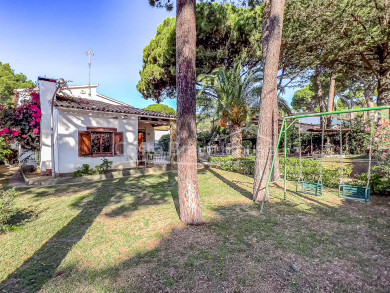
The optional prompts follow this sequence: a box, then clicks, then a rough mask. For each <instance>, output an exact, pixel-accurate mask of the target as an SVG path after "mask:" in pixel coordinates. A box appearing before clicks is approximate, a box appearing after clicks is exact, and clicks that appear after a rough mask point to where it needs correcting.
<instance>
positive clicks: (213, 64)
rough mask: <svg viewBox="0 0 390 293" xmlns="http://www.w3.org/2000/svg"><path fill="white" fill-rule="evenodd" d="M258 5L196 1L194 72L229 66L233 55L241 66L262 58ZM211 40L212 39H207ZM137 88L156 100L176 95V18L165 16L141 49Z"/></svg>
mask: <svg viewBox="0 0 390 293" xmlns="http://www.w3.org/2000/svg"><path fill="white" fill-rule="evenodd" d="M261 14H262V13H261V8H256V9H245V8H243V7H236V6H234V5H230V4H223V5H222V4H217V3H199V4H198V5H197V8H196V30H197V42H196V43H197V54H196V70H197V74H198V75H200V74H208V73H210V72H211V71H212V70H213V69H215V68H217V67H219V66H222V65H223V66H226V67H227V68H232V67H233V66H234V61H235V58H236V57H240V59H241V60H243V63H244V65H250V66H254V65H255V64H258V63H259V62H260V61H261V47H260V45H261V26H262V18H261ZM210 40H212V41H210ZM143 62H144V64H143V67H142V71H141V72H140V75H141V80H140V81H139V83H138V85H137V89H138V91H139V92H140V93H141V94H142V95H143V96H144V98H146V99H150V98H151V99H154V100H156V101H157V102H160V101H162V100H164V98H166V97H170V98H173V97H175V87H176V19H175V18H167V19H165V20H164V22H163V24H162V25H160V26H159V27H158V28H157V34H156V36H155V38H154V39H153V40H151V41H150V43H149V45H147V46H146V47H145V49H144V53H143Z"/></svg>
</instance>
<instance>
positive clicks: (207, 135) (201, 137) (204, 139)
mask: <svg viewBox="0 0 390 293" xmlns="http://www.w3.org/2000/svg"><path fill="white" fill-rule="evenodd" d="M212 136H213V134H212V133H211V132H208V131H202V132H199V133H198V146H199V147H201V148H203V147H205V146H207V144H208V143H209V142H210V140H211V138H212Z"/></svg>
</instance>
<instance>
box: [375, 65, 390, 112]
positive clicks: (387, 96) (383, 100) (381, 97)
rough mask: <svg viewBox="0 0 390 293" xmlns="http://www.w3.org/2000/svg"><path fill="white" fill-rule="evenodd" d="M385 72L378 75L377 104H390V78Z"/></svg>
mask: <svg viewBox="0 0 390 293" xmlns="http://www.w3.org/2000/svg"><path fill="white" fill-rule="evenodd" d="M388 74H389V73H388V72H387V70H386V73H385V74H383V75H379V76H378V103H377V104H378V106H389V105H390V80H389V77H388V76H387V75H388Z"/></svg>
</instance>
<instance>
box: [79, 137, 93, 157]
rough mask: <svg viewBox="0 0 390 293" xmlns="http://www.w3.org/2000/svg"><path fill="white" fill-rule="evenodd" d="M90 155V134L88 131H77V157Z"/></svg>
mask: <svg viewBox="0 0 390 293" xmlns="http://www.w3.org/2000/svg"><path fill="white" fill-rule="evenodd" d="M90 155H92V150H91V133H90V132H89V131H79V157H86V156H90Z"/></svg>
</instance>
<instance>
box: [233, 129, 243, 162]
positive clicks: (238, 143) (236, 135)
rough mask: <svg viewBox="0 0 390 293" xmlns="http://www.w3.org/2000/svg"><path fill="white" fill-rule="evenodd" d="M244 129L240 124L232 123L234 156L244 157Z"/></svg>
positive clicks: (236, 157)
mask: <svg viewBox="0 0 390 293" xmlns="http://www.w3.org/2000/svg"><path fill="white" fill-rule="evenodd" d="M241 131H242V129H241V125H240V124H232V127H231V140H232V148H233V150H232V155H233V158H235V159H238V158H242V132H241Z"/></svg>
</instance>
